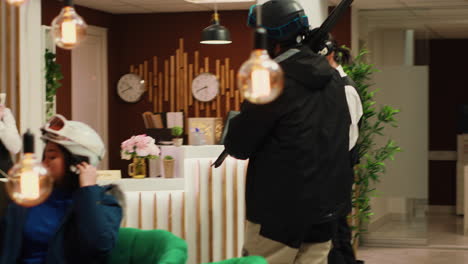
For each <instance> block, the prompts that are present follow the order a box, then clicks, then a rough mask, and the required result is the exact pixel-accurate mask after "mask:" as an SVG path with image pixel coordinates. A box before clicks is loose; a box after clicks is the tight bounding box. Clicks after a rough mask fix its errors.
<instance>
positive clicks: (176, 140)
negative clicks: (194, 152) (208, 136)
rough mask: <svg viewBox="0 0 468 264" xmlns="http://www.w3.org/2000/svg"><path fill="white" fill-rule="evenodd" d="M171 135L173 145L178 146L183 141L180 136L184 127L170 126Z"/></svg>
mask: <svg viewBox="0 0 468 264" xmlns="http://www.w3.org/2000/svg"><path fill="white" fill-rule="evenodd" d="M171 133H172V136H174V138H173V139H172V142H174V146H176V147H180V146H182V144H183V143H184V139H183V138H182V135H183V134H184V129H183V128H182V127H180V126H175V127H173V128H172V131H171Z"/></svg>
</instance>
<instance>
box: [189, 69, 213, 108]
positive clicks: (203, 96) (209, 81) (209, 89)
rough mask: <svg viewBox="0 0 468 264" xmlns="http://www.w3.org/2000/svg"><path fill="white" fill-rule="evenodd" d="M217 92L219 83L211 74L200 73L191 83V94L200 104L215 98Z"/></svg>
mask: <svg viewBox="0 0 468 264" xmlns="http://www.w3.org/2000/svg"><path fill="white" fill-rule="evenodd" d="M218 92H219V81H218V78H216V76H215V75H213V74H211V73H202V74H200V75H198V76H197V77H196V78H195V79H193V82H192V94H193V97H195V99H197V100H198V101H201V102H209V101H211V100H213V99H215V98H216V96H217V95H218Z"/></svg>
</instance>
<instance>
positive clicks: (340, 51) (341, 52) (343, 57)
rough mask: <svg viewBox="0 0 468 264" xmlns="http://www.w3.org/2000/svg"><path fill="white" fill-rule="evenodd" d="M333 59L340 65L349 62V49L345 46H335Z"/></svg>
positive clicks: (350, 61) (350, 60)
mask: <svg viewBox="0 0 468 264" xmlns="http://www.w3.org/2000/svg"><path fill="white" fill-rule="evenodd" d="M335 61H336V62H338V63H339V64H342V65H349V64H351V63H352V59H351V51H350V50H349V49H348V48H346V47H345V46H341V47H337V48H336V50H335Z"/></svg>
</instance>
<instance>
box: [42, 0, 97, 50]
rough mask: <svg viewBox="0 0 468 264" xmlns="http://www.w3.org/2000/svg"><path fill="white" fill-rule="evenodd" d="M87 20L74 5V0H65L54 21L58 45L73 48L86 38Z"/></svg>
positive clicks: (53, 32) (55, 38)
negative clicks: (78, 12) (77, 11)
mask: <svg viewBox="0 0 468 264" xmlns="http://www.w3.org/2000/svg"><path fill="white" fill-rule="evenodd" d="M87 27H88V25H86V22H85V21H84V20H83V18H82V17H80V16H79V15H78V14H77V13H76V11H75V8H74V7H73V1H72V0H65V1H64V6H63V8H62V11H60V14H59V15H58V16H57V17H56V18H54V20H53V21H52V30H51V32H52V37H53V39H54V42H55V44H56V45H57V46H59V47H60V48H63V49H68V50H70V49H73V48H75V47H77V46H78V45H79V44H80V42H81V41H83V40H84V39H85V38H86V28H87Z"/></svg>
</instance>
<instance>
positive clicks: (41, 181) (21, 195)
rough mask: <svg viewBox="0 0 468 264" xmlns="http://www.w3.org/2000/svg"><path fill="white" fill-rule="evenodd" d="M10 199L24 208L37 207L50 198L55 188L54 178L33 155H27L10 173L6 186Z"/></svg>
mask: <svg viewBox="0 0 468 264" xmlns="http://www.w3.org/2000/svg"><path fill="white" fill-rule="evenodd" d="M6 188H7V192H8V195H9V196H10V198H11V199H12V200H13V201H14V202H15V203H17V204H19V205H21V206H24V207H32V206H36V205H38V204H40V203H42V202H44V201H45V200H46V199H47V197H49V195H50V193H51V192H52V188H53V181H52V178H51V177H50V176H49V174H48V172H47V169H46V168H45V167H43V166H42V164H41V163H40V162H38V160H37V159H36V157H35V155H34V154H32V153H26V154H24V156H23V159H22V160H21V161H20V162H19V163H18V164H16V165H15V166H14V167H13V168H12V169H11V170H10V172H9V175H8V182H7V184H6Z"/></svg>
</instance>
